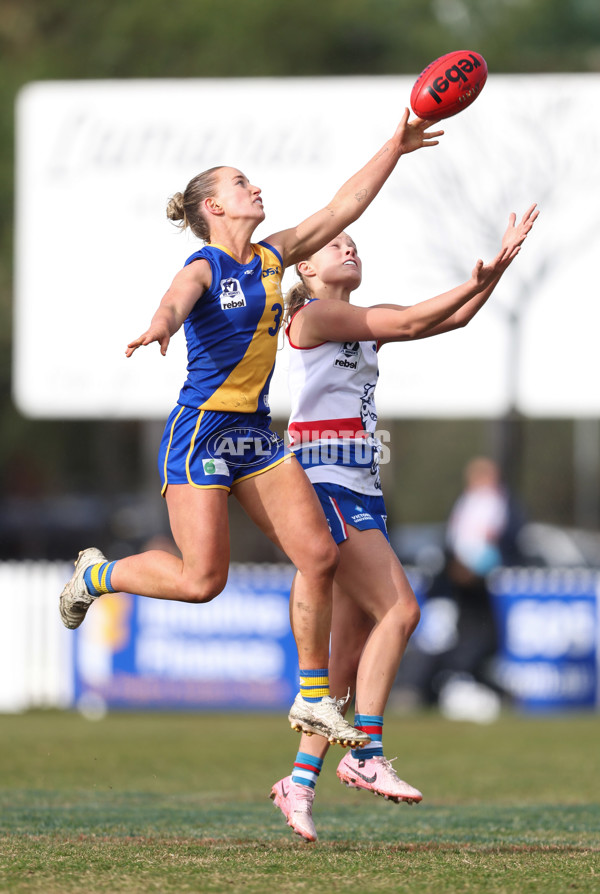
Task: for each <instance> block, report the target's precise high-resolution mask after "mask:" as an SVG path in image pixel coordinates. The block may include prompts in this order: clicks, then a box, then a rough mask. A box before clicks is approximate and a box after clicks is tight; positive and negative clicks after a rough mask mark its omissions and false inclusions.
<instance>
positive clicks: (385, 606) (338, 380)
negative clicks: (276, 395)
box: [271, 206, 537, 841]
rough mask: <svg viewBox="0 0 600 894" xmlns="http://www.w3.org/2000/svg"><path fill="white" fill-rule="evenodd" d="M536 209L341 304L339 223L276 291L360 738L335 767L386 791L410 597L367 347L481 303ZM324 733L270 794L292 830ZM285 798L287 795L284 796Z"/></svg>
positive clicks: (337, 658)
mask: <svg viewBox="0 0 600 894" xmlns="http://www.w3.org/2000/svg"><path fill="white" fill-rule="evenodd" d="M536 217H537V211H536V210H535V206H532V207H531V208H530V209H529V210H528V211H527V212H526V213H525V215H524V216H523V218H522V220H521V222H520V223H519V224H518V225H516V217H515V215H514V214H511V215H510V218H509V224H508V228H507V229H506V231H505V233H504V236H503V238H502V246H501V250H500V252H499V254H498V255H497V256H496V258H495V259H494V260H493V261H492V262H491V263H490V264H484V263H483V261H481V260H479V261H477V263H476V265H475V268H474V270H473V272H472V274H471V277H470V278H469V279H468V280H467V281H466V282H464V283H462V284H461V285H459V286H457V287H455V288H453V289H451V290H450V291H448V292H445V293H443V294H442V295H437V296H436V297H434V298H430V299H428V300H427V301H422V302H420V303H419V304H415V305H412V306H409V307H406V306H402V305H399V304H380V305H376V306H374V307H370V308H362V307H354V306H352V305H351V304H350V296H351V293H352V292H353V291H354V290H355V289H356V288H358V286H359V285H360V282H361V277H362V266H361V261H360V258H359V257H358V254H357V251H356V246H355V244H354V242H353V241H352V239H351V238H350V237H349V236H348V235H347V234H346V233H340V235H339V236H337V237H336V238H335V239H333V240H332V241H331V242H329V243H328V244H327V245H326V246H325V247H324V248H322V249H321V250H320V251H318V252H316V253H315V254H313V255H312V256H311V257H309V258H308V259H307V260H306V261H302V262H301V263H299V264H297V265H296V271H297V273H298V275H299V276H300V282H299V283H298V284H297V285H296V286H294V287H293V288H292V289H291V290H290V292H289V293H288V296H287V314H286V318H287V320H288V323H287V328H286V334H287V337H288V340H289V343H290V352H289V353H290V373H289V384H290V390H291V396H292V413H291V418H290V424H289V433H290V443H291V446H292V449H293V450H294V452H295V454H296V456H297V457H298V459H299V460H300V462H301V463H302V465H303V466H304V468H305V469H306V472H307V474H308V476H309V478H310V479H311V481H312V482H313V487H314V488H315V491H316V492H317V495H318V497H319V499H320V501H321V505H322V506H323V510H324V512H325V515H326V517H327V520H328V523H329V527H330V530H331V533H332V535H333V538H334V539H335V541H336V543H338V544H339V550H340V562H339V565H338V569H337V572H336V575H335V584H334V591H333V592H334V608H333V623H332V630H331V656H330V662H329V672H330V680H331V685H332V688H333V690H334V691H336V692H345V691H347V690H350V691H351V692H356V705H355V719H354V725H355V727H356V728H357V729H361V730H363V731H364V732H366V733H368V735H369V736H370V737H371V742H370V743H369V744H368V745H366V746H365V747H364V748H362V749H361V750H360V751H358V750H356V749H352V750H351V751H350V752H349V753H347V754H346V755H345V757H343V758H342V760H341V762H340V764H339V766H338V768H337V775H338V777H339V778H340V780H341V781H342V782H344V783H346V784H347V785H350V786H352V787H354V788H363V789H366V790H368V791H373V792H375V793H376V794H379V795H382V796H383V797H385V798H387V799H389V800H393V801H396V802H398V803H399V802H401V801H406V802H409V803H415V802H419V801H420V800H421V798H422V795H421V793H420V792H419V791H418V789H415V788H413V787H412V786H410V785H408V783H406V782H403V781H402V780H401V779H399V778H398V776H397V774H396V773H395V771H394V769H393V768H392V766H391V764H390V762H389V761H387V760H386V758H385V757H384V753H383V744H382V736H383V713H384V709H385V706H386V703H387V699H388V696H389V694H390V691H391V687H392V685H393V682H394V680H395V678H396V674H397V672H398V667H399V665H400V661H401V659H402V655H403V654H404V650H405V648H406V644H407V642H408V640H409V638H410V636H411V634H412V632H413V630H414V629H415V627H416V625H417V623H418V620H419V606H418V603H417V600H416V598H415V595H414V593H413V591H412V588H411V586H410V583H409V581H408V579H407V577H406V574H405V572H404V569H403V568H402V565H401V564H400V562H399V560H398V558H397V557H396V555H395V553H394V552H393V550H392V548H391V547H390V544H389V540H388V536H387V531H386V511H385V504H384V500H383V496H382V494H381V484H380V480H379V475H378V474H377V472H378V468H377V459H378V456H377V454H378V442H377V440H376V438H375V437H374V435H375V429H376V425H377V414H376V411H375V402H374V390H375V384H376V382H377V376H378V372H377V350H378V349H379V348H380V347H381V346H382V345H384V344H385V343H387V342H399V341H406V340H409V339H416V338H427V337H429V336H433V335H438V334H441V333H443V332H449V331H451V330H453V329H456V328H459V327H462V326H465V325H466V324H467V323H468V322H469V320H471V319H472V317H473V316H474V315H475V314H476V313H477V312H478V311H479V310H480V309H481V308H482V307H483V305H484V304H485V302H486V301H487V300H488V298H489V297H490V295H491V294H492V292H493V290H494V288H495V286H496V284H497V283H498V281H499V279H500V277H501V276H502V274H503V273H504V271H505V270H506V268H507V267H508V266H509V264H510V263H511V261H512V260H513V259H514V258H515V257H516V255H517V254H518V252H519V250H520V247H521V245H522V243H523V242H524V240H525V238H526V237H527V234H528V233H529V231H530V229H531V227H532V225H533V222H534V221H535V219H536ZM326 751H327V742H326V741H324V740H323V739H311V738H308V737H306V736H303V737H302V741H301V745H300V751H299V752H298V754H297V757H296V760H295V762H294V768H293V770H292V774H291V777H286V778H285V779H283V780H280V781H279V782H277V783H276V784H275V785H274V786H273V788H272V792H271V797H272V798H273V800H274V801H275V804H276V806H278V807H279V808H280V809H281V810H282V812H283V813H284V815H285V816H286V818H287V820H288V824H289V825H291V826H292V827H293V828H294V829H295V830H296V831H297V832H298V833H299V834H300V835H302V836H303V837H305V838H307V839H309V840H311V841H315V840H316V838H317V833H316V830H315V828H314V823H313V820H312V802H313V798H314V786H315V783H316V781H317V778H318V775H319V773H320V770H321V767H322V763H323V757H324V755H325V752H326ZM290 805H292V806H290Z"/></svg>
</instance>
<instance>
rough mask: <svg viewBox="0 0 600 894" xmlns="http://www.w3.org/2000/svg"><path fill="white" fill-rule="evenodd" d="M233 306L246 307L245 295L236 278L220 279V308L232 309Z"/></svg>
mask: <svg viewBox="0 0 600 894" xmlns="http://www.w3.org/2000/svg"><path fill="white" fill-rule="evenodd" d="M235 307H246V296H245V295H244V293H243V292H242V287H241V285H240V282H239V280H238V279H234V278H233V277H229V278H228V279H222V280H221V309H222V310H232V309H233V308H235Z"/></svg>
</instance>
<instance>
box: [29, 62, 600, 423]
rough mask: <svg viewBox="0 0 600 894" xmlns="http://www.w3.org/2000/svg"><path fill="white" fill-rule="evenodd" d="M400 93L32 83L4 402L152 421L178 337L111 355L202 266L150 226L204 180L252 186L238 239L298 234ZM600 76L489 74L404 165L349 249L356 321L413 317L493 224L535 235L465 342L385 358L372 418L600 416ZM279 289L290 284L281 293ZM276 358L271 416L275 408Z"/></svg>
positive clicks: (173, 234)
mask: <svg viewBox="0 0 600 894" xmlns="http://www.w3.org/2000/svg"><path fill="white" fill-rule="evenodd" d="M412 81H413V79H412V78H409V77H406V76H402V77H360V78H328V79H322V78H314V79H255V80H253V79H247V80H236V79H228V80H146V81H133V80H129V81H96V82H94V81H81V82H45V83H34V84H31V85H29V86H27V87H26V88H24V89H23V90H22V92H21V94H20V96H19V99H18V107H17V184H16V191H17V200H16V207H17V221H16V274H15V283H16V295H15V314H14V319H15V331H14V396H15V400H16V403H17V405H18V407H19V409H20V410H21V411H22V412H23V413H25V414H26V415H29V416H32V417H37V418H53V417H54V418H140V419H162V418H165V417H166V415H167V414H168V413H169V411H170V410H171V408H172V407H173V405H174V404H175V402H176V400H177V396H178V393H179V389H180V387H181V385H182V383H183V380H184V378H185V367H186V359H185V343H184V341H185V340H184V336H183V332H182V331H181V332H179V333H178V334H177V335H176V336H175V337H174V338H173V340H172V342H171V346H170V348H169V352H168V354H167V356H166V357H162V356H161V355H160V352H159V350H158V348H157V346H156V345H153V346H150V347H149V348H146V349H145V350H142V351H137V352H136V353H135V355H134V356H133V357H132V358H131V359H126V358H125V346H126V345H127V343H128V342H129V341H130V340H131V339H133V338H135V337H136V336H138V335H139V334H140V333H141V332H143V331H144V330H145V329H146V328H147V326H148V324H149V321H150V318H151V316H152V314H153V312H154V310H155V308H156V307H157V305H158V303H159V301H160V298H161V297H162V295H163V294H164V292H165V291H166V289H167V288H168V286H169V283H170V281H171V280H172V278H173V276H174V274H175V273H176V272H177V270H178V269H179V268H180V267H181V266H182V265H183V263H184V261H185V259H186V257H187V256H188V255H189V254H191V253H192V252H193V251H194V250H196V249H197V248H198V247H199V243H198V242H197V241H196V240H195V239H193V237H191V236H189V235H185V234H181V233H180V232H179V231H178V230H177V229H176V228H175V227H174V226H173V225H172V224H171V223H170V222H169V221H168V220H167V219H166V215H165V209H166V204H167V201H168V198H169V196H170V195H172V194H173V193H174V192H176V191H178V190H183V189H184V188H185V186H186V184H187V182H188V181H189V180H190V179H191V178H192V177H193V176H194V175H195V174H197V173H199V172H200V171H202V170H205V169H206V168H209V167H212V166H213V165H215V164H230V165H234V166H236V167H239V168H241V169H242V170H243V171H244V172H245V173H246V174H247V175H248V177H249V178H250V180H251V181H252V182H253V183H255V184H257V185H259V186H260V187H261V188H262V191H263V199H264V203H265V209H266V213H267V218H266V221H265V223H264V224H262V226H261V227H260V229H259V230H257V232H256V234H255V238H256V239H260V238H265V237H266V236H268V235H269V234H270V233H273V232H276V231H277V230H279V229H282V228H284V227H288V226H292V225H294V224H296V223H298V222H300V221H301V220H302V219H303V218H304V217H306V216H307V215H309V214H310V213H312V212H313V211H316V210H317V209H318V208H320V207H322V206H324V205H325V204H327V202H328V201H329V200H330V199H331V197H332V196H333V195H334V193H335V192H336V190H337V189H338V187H339V186H341V185H342V183H343V182H344V181H345V180H346V179H347V178H348V177H349V176H350V175H351V174H352V173H354V171H355V170H357V169H358V168H359V167H360V166H361V165H362V164H364V163H365V162H366V161H367V160H368V159H369V158H370V157H371V156H372V155H373V154H374V153H375V152H376V151H377V150H378V149H379V148H380V146H381V145H382V144H383V143H384V142H385V140H386V139H387V138H388V137H389V136H390V135H391V134H392V133H393V130H394V128H395V126H396V124H397V122H398V120H399V119H400V116H401V113H402V111H403V108H404V106H405V105H406V104H407V102H408V97H409V95H410V88H411V86H412ZM599 99H600V75H544V76H541V75H540V76H536V75H529V76H503V75H494V73H493V72H491V73H490V76H489V79H488V82H487V84H486V87H485V89H484V92H483V93H482V95H481V97H480V98H478V100H477V102H476V103H475V104H474V105H473V106H471V107H470V108H469V109H467V110H465V112H464V113H462V114H460V115H458V116H456V117H455V118H451V119H449V120H447V121H446V122H444V125H443V126H444V128H445V131H446V134H445V136H444V137H443V138H442V142H441V144H440V146H438V147H436V148H434V149H427V150H422V151H419V152H417V153H413V154H412V155H409V156H406V157H405V158H402V159H401V160H400V162H399V164H398V167H397V169H396V170H395V171H394V173H393V174H392V176H391V178H390V180H389V181H388V183H387V184H386V185H385V186H384V188H383V190H382V192H381V193H380V195H379V196H378V197H377V198H376V200H375V201H374V203H373V205H372V206H371V207H370V208H369V209H368V210H367V211H366V213H365V214H364V216H363V217H362V218H361V219H360V220H359V221H358V222H357V223H356V224H354V225H353V226H352V227H351V228H349V231H350V233H351V235H352V236H353V237H354V239H355V241H356V242H357V244H358V248H359V252H360V254H361V256H362V258H363V263H364V280H363V285H362V286H361V288H360V290H359V291H358V292H356V293H355V298H354V300H355V301H356V302H357V303H360V304H375V303H380V302H385V303H389V302H399V303H401V304H413V303H415V302H417V301H421V300H423V299H425V298H428V297H430V296H431V295H434V294H437V293H439V292H441V291H445V290H446V289H448V288H450V287H452V286H453V285H455V284H457V283H459V282H461V281H464V280H465V279H467V278H468V277H469V275H470V272H471V270H472V267H473V265H474V263H475V261H476V260H477V258H478V257H482V258H484V259H490V258H491V257H492V256H493V255H494V254H495V253H496V251H497V249H498V247H499V244H500V239H501V236H502V233H503V232H504V229H505V226H506V223H507V221H508V216H509V213H510V212H511V211H515V212H517V214H519V215H521V214H522V213H523V212H524V211H525V210H526V208H527V207H528V206H529V205H530V204H531V203H533V202H536V201H537V202H538V204H539V206H540V209H541V212H542V213H541V216H540V218H539V221H538V222H537V223H536V226H535V229H534V231H533V232H532V234H531V237H530V238H529V240H528V241H527V243H526V245H525V246H524V248H523V251H522V253H521V255H520V256H519V258H518V259H517V260H516V262H515V263H514V265H513V266H512V267H511V268H510V270H509V271H508V272H507V273H506V275H505V277H504V278H503V280H502V281H501V283H500V285H499V286H498V288H497V290H496V293H495V294H494V296H493V297H492V299H491V301H490V303H489V305H488V306H487V307H486V308H484V310H483V311H482V312H481V313H480V314H479V315H478V316H477V317H476V318H475V320H473V322H472V323H471V324H470V325H469V326H468V327H467V328H465V329H463V330H461V331H459V332H454V333H451V334H448V335H445V336H441V337H439V338H434V339H425V340H422V341H419V342H413V343H401V344H396V345H387V346H386V347H385V348H384V349H383V350H382V351H381V355H380V361H381V377H380V384H379V386H378V392H377V403H378V408H379V412H380V415H382V416H384V415H386V416H391V417H445V416H459V417H465V416H470V417H473V416H483V417H493V416H496V415H498V414H502V413H503V412H505V411H506V410H507V409H508V408H509V407H510V406H511V405H513V406H516V407H517V408H518V409H519V410H521V411H522V412H524V413H527V414H530V415H540V416H567V417H570V416H586V415H592V416H595V415H598V414H599V413H600V388H599V387H598V383H599V382H600V375H599V373H600V359H599V357H600V353H599V352H598V349H597V339H598V337H597V332H598V330H599V328H600V303H599V302H598V300H597V296H596V293H595V290H596V287H597V286H596V276H595V272H596V267H595V265H594V263H593V262H594V260H595V254H597V251H598V243H599V240H600V204H599V203H598V201H597V199H598V195H600V163H599V158H600V123H599V122H598V120H597V117H595V116H594V115H590V110H592V109H595V108H596V107H597V105H598V100H599ZM293 281H294V274H293V272H292V271H288V273H287V274H286V280H285V283H284V284H285V285H286V286H289V285H291V284H292V282H293ZM285 366H286V362H285V351H281V352H280V355H279V360H278V364H277V370H276V374H275V376H274V380H273V386H272V392H271V406H272V410H273V413H274V415H277V416H285V415H286V414H287V411H288V407H289V402H288V396H287V387H286V381H285Z"/></svg>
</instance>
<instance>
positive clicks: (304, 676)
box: [300, 667, 329, 703]
mask: <svg viewBox="0 0 600 894" xmlns="http://www.w3.org/2000/svg"><path fill="white" fill-rule="evenodd" d="M300 695H301V696H302V698H303V699H304V700H305V701H307V702H312V703H315V702H320V701H321V699H322V698H323V697H324V696H326V695H329V668H327V667H320V668H317V669H316V670H302V669H301V670H300Z"/></svg>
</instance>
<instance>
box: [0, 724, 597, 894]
mask: <svg viewBox="0 0 600 894" xmlns="http://www.w3.org/2000/svg"><path fill="white" fill-rule="evenodd" d="M599 732H600V717H599V716H597V715H596V716H594V715H578V716H561V717H553V718H526V717H522V716H515V715H510V714H507V715H506V716H503V717H502V718H501V719H500V720H499V721H498V722H497V723H495V724H492V725H490V726H477V725H471V724H463V723H452V722H450V721H445V720H443V719H441V718H440V717H439V716H438V715H437V714H436V713H431V714H430V713H427V714H418V715H414V716H410V717H394V716H390V717H388V718H387V719H386V730H385V744H386V753H387V755H388V757H394V756H395V755H398V761H397V763H396V766H397V768H398V769H399V772H400V775H402V776H403V777H404V778H405V779H407V780H408V781H410V782H412V783H413V784H414V785H416V786H418V787H419V788H420V789H421V790H422V791H423V793H424V801H423V803H422V804H421V805H419V806H413V807H409V806H406V805H402V806H399V805H396V804H392V803H389V802H386V801H384V800H383V799H381V798H376V797H374V796H373V795H370V794H368V793H366V792H358V791H354V790H350V789H347V788H345V787H344V786H342V785H341V784H340V783H339V782H338V780H337V778H336V776H335V767H336V765H337V760H338V759H339V757H341V755H342V749H340V748H336V749H333V750H332V752H330V754H329V756H328V758H327V759H326V762H325V767H324V770H323V772H322V774H321V778H320V780H319V785H318V792H317V800H316V802H315V811H314V816H315V822H316V824H317V829H318V832H319V836H320V840H319V842H318V843H317V844H316V845H311V844H308V843H306V842H303V841H302V840H301V839H300V838H298V837H297V836H296V835H294V834H293V833H292V832H291V831H290V830H289V829H288V827H287V826H286V825H285V821H284V820H283V817H282V815H281V814H280V813H279V811H278V810H276V809H275V808H274V807H273V805H272V802H271V801H270V800H269V798H268V795H269V792H270V787H271V784H272V783H273V782H275V781H276V780H277V779H279V778H280V777H281V776H284V775H287V774H288V773H289V772H290V768H291V764H292V761H293V759H294V757H295V753H296V748H297V745H298V742H299V738H298V736H297V734H296V733H294V732H292V731H291V730H290V729H289V728H288V727H287V723H286V720H285V717H284V716H278V715H266V716H263V715H260V716H259V715H248V714H245V715H237V714H225V715H218V714H210V715H209V714H194V715H181V714H137V715H133V714H112V715H109V716H108V717H107V718H105V719H104V720H102V721H100V722H90V721H88V720H85V719H83V718H82V717H80V716H79V715H76V714H66V713H65V714H63V713H58V712H48V713H40V712H35V713H31V714H25V715H23V716H4V717H1V718H0V754H1V759H0V760H1V764H0V766H1V772H2V782H1V792H0V891H3V892H4V891H10V892H44V894H55V892H85V894H88V892H89V894H94V892H101V891H102V892H238V891H239V892H242V891H243V892H265V891H267V890H269V889H270V891H271V892H273V894H279V892H283V894H287V892H305V894H311V892H316V891H319V892H321V891H322V892H329V891H333V892H337V891H340V892H341V891H351V892H361V891H365V892H379V891H399V892H402V891H407V892H418V894H420V892H432V894H444V892H459V891H460V892H498V894H504V892H519V894H520V892H534V891H535V892H543V894H553V892H557V894H559V892H560V894H563V892H570V891H574V892H588V891H589V892H591V891H594V892H598V891H600V772H599V771H600V761H599V753H600V749H599V746H598V742H599Z"/></svg>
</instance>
